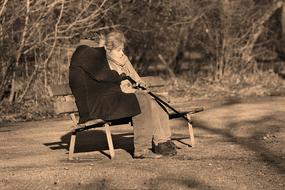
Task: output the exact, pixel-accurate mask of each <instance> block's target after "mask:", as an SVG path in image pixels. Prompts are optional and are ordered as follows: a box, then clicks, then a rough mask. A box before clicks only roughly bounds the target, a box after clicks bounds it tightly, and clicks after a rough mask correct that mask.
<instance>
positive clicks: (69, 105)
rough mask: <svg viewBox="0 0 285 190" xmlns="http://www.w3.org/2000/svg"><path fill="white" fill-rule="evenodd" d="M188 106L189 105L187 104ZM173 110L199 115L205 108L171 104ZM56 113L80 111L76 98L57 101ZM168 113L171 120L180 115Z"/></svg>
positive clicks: (55, 104)
mask: <svg viewBox="0 0 285 190" xmlns="http://www.w3.org/2000/svg"><path fill="white" fill-rule="evenodd" d="M185 105H187V103H185ZM170 106H172V107H173V108H175V109H176V110H177V111H179V112H180V113H184V114H185V113H197V112H200V111H203V108H200V107H193V106H190V105H187V106H183V105H181V104H170ZM54 111H55V113H56V114H62V113H73V112H78V109H77V107H76V104H75V101H74V98H69V99H67V100H65V101H62V100H59V101H55V103H54ZM167 111H168V113H169V115H170V118H176V117H178V114H176V113H175V112H174V111H172V110H170V109H169V108H167Z"/></svg>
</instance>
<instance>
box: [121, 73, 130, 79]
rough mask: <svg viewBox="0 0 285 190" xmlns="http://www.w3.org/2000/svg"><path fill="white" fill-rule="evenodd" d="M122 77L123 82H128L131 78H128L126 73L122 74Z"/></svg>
mask: <svg viewBox="0 0 285 190" xmlns="http://www.w3.org/2000/svg"><path fill="white" fill-rule="evenodd" d="M120 77H121V78H122V80H127V79H128V77H129V76H127V75H126V73H121V74H120Z"/></svg>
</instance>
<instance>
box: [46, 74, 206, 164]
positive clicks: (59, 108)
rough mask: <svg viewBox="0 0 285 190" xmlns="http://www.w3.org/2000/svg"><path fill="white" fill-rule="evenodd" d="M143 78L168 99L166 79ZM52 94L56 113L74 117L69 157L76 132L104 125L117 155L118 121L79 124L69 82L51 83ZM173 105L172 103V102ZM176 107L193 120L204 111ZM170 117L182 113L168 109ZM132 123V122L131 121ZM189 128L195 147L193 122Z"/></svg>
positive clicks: (189, 124) (112, 156) (155, 90)
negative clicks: (115, 130) (114, 133)
mask: <svg viewBox="0 0 285 190" xmlns="http://www.w3.org/2000/svg"><path fill="white" fill-rule="evenodd" d="M142 78H143V80H144V81H145V82H146V83H148V85H149V86H150V90H151V91H152V92H155V93H156V94H157V95H158V96H160V98H162V99H164V100H165V101H167V98H165V97H167V92H166V91H165V90H163V89H164V87H165V81H164V80H163V79H162V78H160V77H153V76H149V77H142ZM48 89H49V94H50V96H52V97H54V111H55V113H56V114H63V113H68V114H69V115H70V117H71V119H72V122H73V126H74V127H73V129H72V131H71V139H70V144H69V159H70V160H71V159H73V154H74V147H75V141H76V134H77V133H78V132H81V131H85V130H88V129H92V128H99V127H104V129H105V133H106V137H107V142H108V147H109V152H110V157H111V159H112V158H114V156H115V151H114V146H113V140H112V134H111V130H110V126H111V125H117V123H116V122H115V123H112V122H106V121H103V120H102V119H96V120H90V121H88V122H85V123H81V124H78V120H77V119H76V114H77V113H78V110H77V107H76V104H75V101H74V97H73V95H72V92H71V89H70V88H69V85H68V84H61V85H50V86H49V87H48ZM170 105H171V104H170ZM171 106H173V107H174V108H176V109H177V110H178V111H179V112H180V113H181V114H182V115H185V116H187V118H188V119H190V120H191V114H193V113H196V112H199V111H202V110H203V108H190V107H185V106H181V104H180V106H179V105H178V104H177V105H171ZM168 114H169V119H174V118H179V117H181V115H179V114H177V113H175V112H173V111H171V110H168ZM129 124H131V122H129ZM188 128H189V137H190V146H191V147H193V146H194V144H195V140H194V132H193V128H192V125H191V123H188Z"/></svg>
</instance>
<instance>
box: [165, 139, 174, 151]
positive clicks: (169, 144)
mask: <svg viewBox="0 0 285 190" xmlns="http://www.w3.org/2000/svg"><path fill="white" fill-rule="evenodd" d="M166 143H167V144H168V146H169V147H171V148H173V149H176V145H175V144H174V142H172V141H171V140H168V141H166Z"/></svg>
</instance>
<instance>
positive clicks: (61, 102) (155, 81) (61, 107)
mask: <svg viewBox="0 0 285 190" xmlns="http://www.w3.org/2000/svg"><path fill="white" fill-rule="evenodd" d="M142 79H143V80H144V81H145V82H146V83H147V84H148V85H149V86H150V89H154V88H155V89H159V88H161V87H164V86H165V81H164V80H163V79H162V78H161V77H156V76H147V77H142ZM48 92H49V95H50V96H52V97H54V99H55V100H54V111H55V113H56V114H61V113H74V112H77V111H78V109H77V107H76V104H75V101H74V96H73V95H72V92H71V89H70V87H69V84H59V85H50V86H48Z"/></svg>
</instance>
